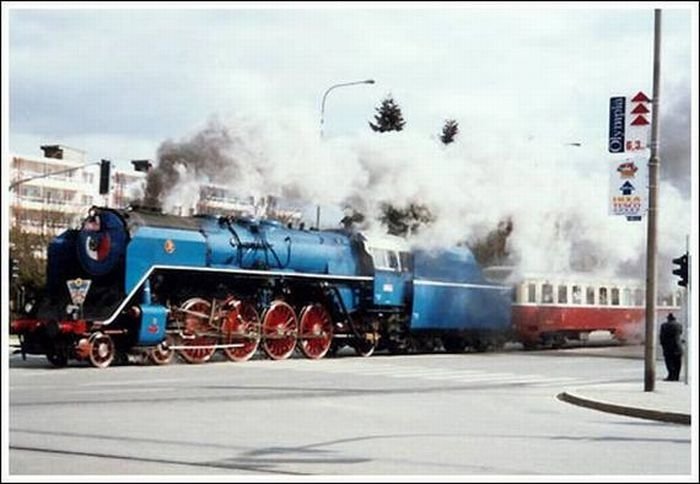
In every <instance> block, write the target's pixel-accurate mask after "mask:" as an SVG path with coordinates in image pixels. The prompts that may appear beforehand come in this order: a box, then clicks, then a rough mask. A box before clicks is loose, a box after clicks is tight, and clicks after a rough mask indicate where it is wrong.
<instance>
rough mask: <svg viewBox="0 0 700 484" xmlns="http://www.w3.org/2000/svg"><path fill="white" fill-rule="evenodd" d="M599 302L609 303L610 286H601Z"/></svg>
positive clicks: (603, 304) (605, 304) (604, 304)
mask: <svg viewBox="0 0 700 484" xmlns="http://www.w3.org/2000/svg"><path fill="white" fill-rule="evenodd" d="M598 304H600V305H601V306H607V305H608V288H607V287H601V288H600V290H599V291H598Z"/></svg>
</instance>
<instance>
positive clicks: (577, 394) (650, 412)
mask: <svg viewBox="0 0 700 484" xmlns="http://www.w3.org/2000/svg"><path fill="white" fill-rule="evenodd" d="M654 383H655V384H654V391H652V392H645V391H644V382H643V381H640V382H639V383H607V384H601V385H592V386H586V387H580V388H572V389H567V390H565V391H564V392H562V393H560V394H559V395H557V398H558V399H559V400H562V401H565V402H568V403H572V404H574V405H579V406H581V407H587V408H592V409H595V410H600V411H603V412H609V413H616V414H620V415H627V416H629V417H637V418H643V419H649V420H658V421H662V422H672V423H678V424H684V425H690V414H691V405H692V402H691V385H690V382H688V384H687V385H686V384H685V383H684V382H683V380H681V381H677V382H668V381H663V380H657V381H656V382H654Z"/></svg>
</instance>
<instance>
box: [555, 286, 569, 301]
mask: <svg viewBox="0 0 700 484" xmlns="http://www.w3.org/2000/svg"><path fill="white" fill-rule="evenodd" d="M567 289H568V288H567V287H566V286H559V287H558V288H557V302H559V303H562V304H566V303H567V297H566V296H567V292H568V291H567Z"/></svg>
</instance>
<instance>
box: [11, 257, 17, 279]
mask: <svg viewBox="0 0 700 484" xmlns="http://www.w3.org/2000/svg"><path fill="white" fill-rule="evenodd" d="M10 277H11V278H12V279H19V261H18V260H17V259H12V264H11V267H10Z"/></svg>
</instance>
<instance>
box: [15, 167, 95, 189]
mask: <svg viewBox="0 0 700 484" xmlns="http://www.w3.org/2000/svg"><path fill="white" fill-rule="evenodd" d="M99 164H100V163H99V162H93V163H88V164H86V165H81V166H76V167H74V168H66V169H65V170H57V171H52V172H50V173H44V174H43V175H37V176H30V177H29V178H25V179H23V180H17V181H15V182H12V183H10V186H9V189H10V191H12V190H13V189H14V188H15V187H16V186H17V185H20V184H22V183H26V182H28V181H32V180H38V179H40V178H46V177H49V176H53V175H60V174H62V173H69V172H71V171H75V170H80V169H82V168H87V167H88V166H92V165H99Z"/></svg>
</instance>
